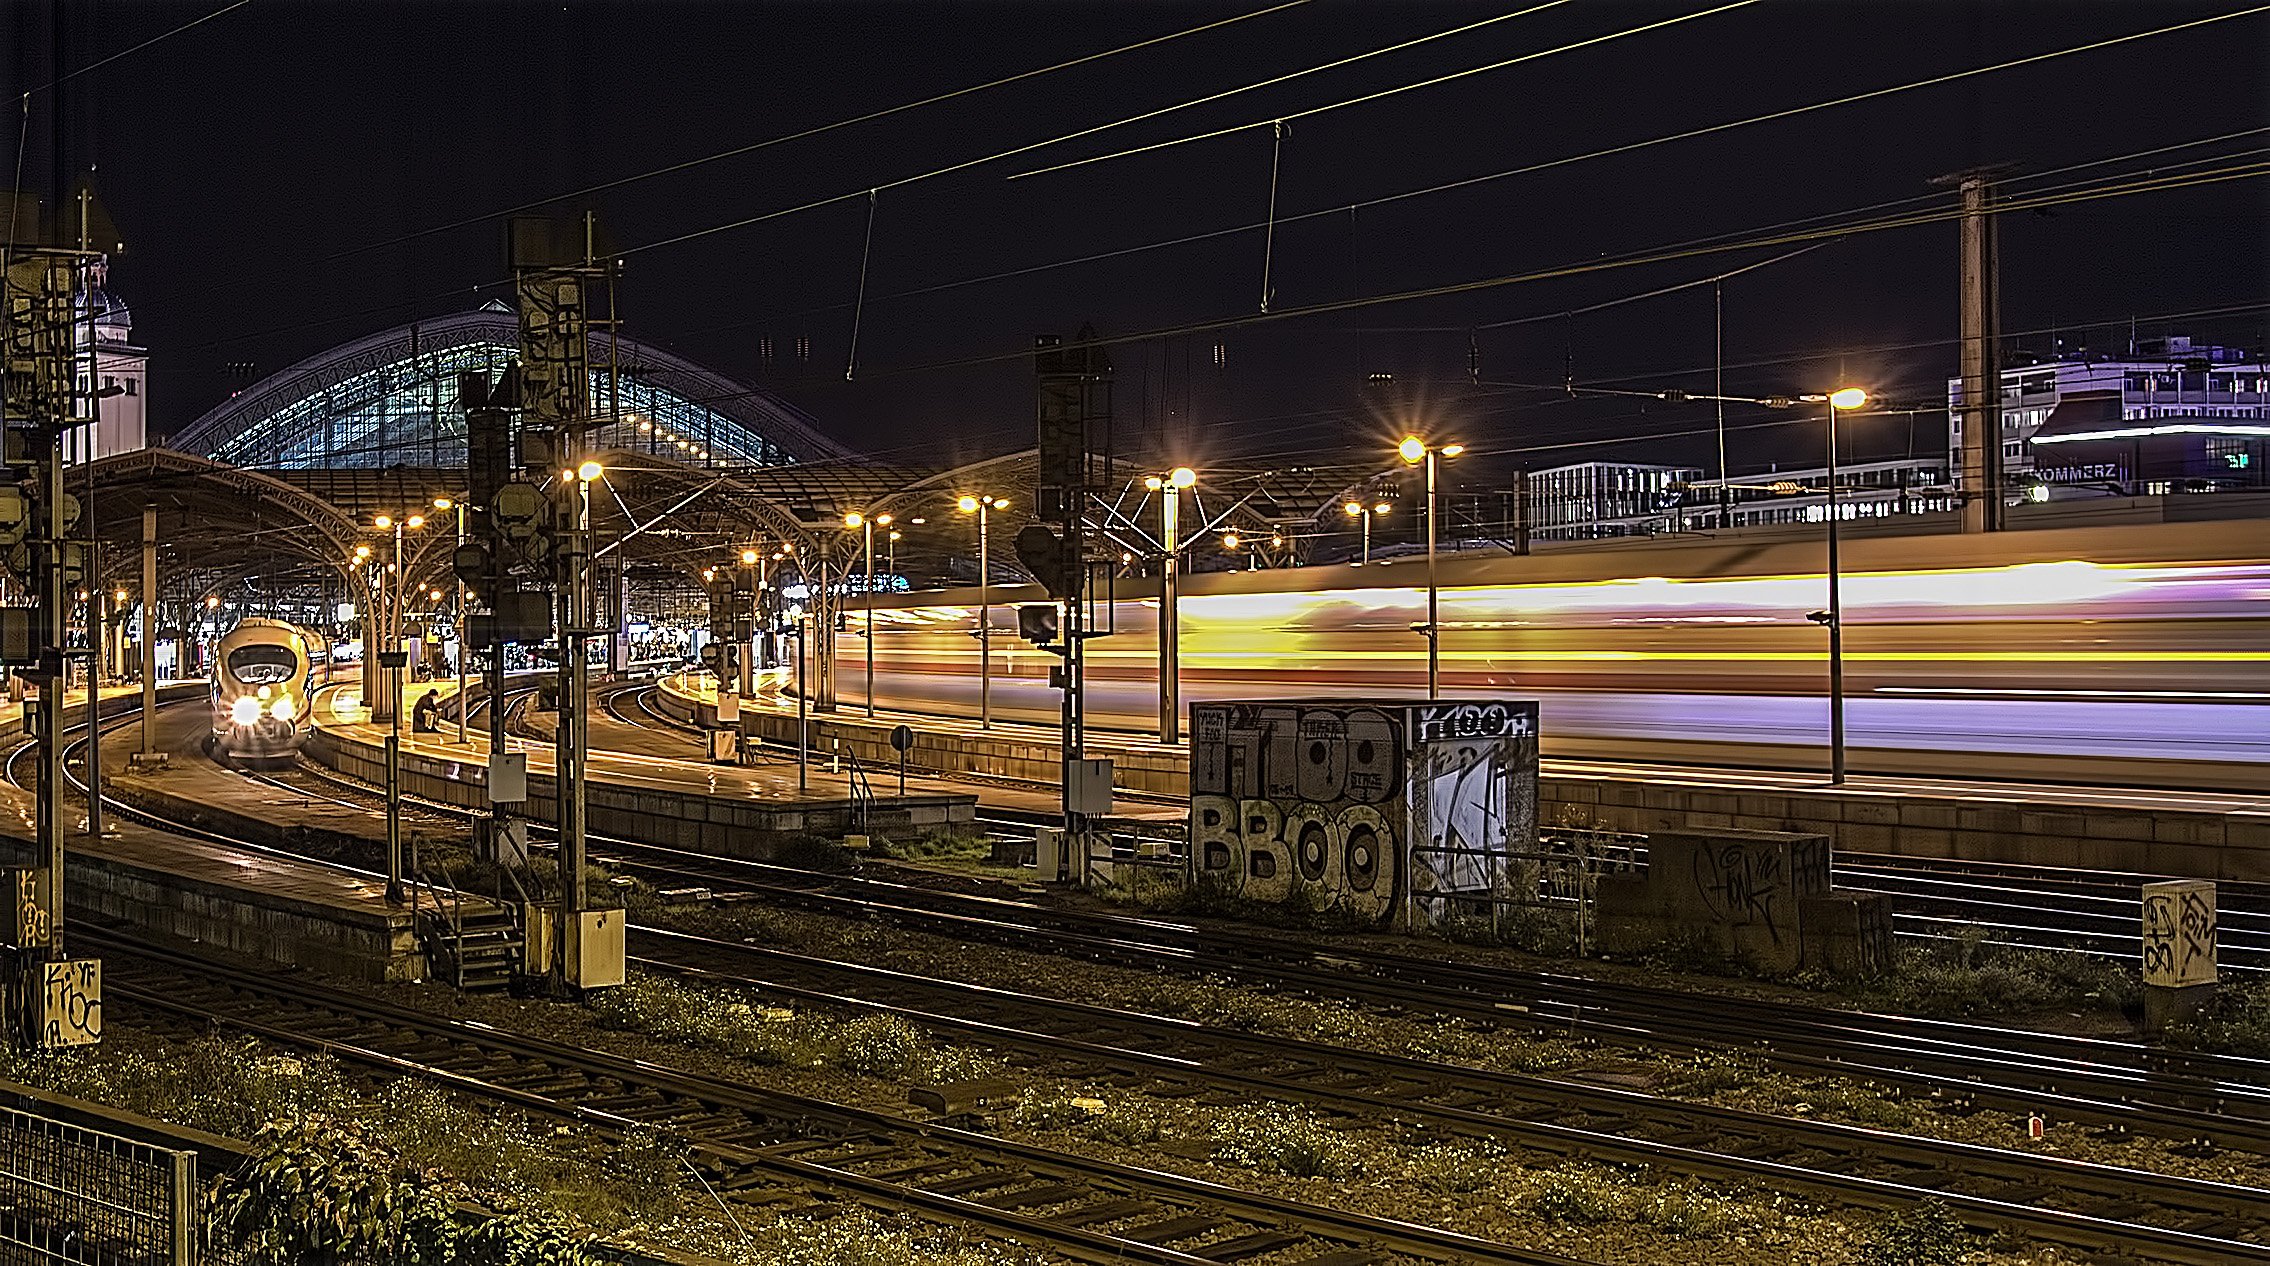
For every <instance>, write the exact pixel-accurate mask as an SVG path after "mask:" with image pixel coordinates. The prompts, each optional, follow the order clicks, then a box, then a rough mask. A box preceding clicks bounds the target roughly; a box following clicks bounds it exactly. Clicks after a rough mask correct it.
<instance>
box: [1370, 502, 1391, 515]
mask: <svg viewBox="0 0 2270 1266" xmlns="http://www.w3.org/2000/svg"><path fill="white" fill-rule="evenodd" d="M1371 512H1372V513H1373V514H1385V513H1387V503H1386V502H1384V501H1382V502H1380V503H1379V504H1378V505H1375V506H1373V507H1372V508H1371Z"/></svg>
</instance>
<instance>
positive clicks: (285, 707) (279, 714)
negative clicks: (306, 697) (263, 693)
mask: <svg viewBox="0 0 2270 1266" xmlns="http://www.w3.org/2000/svg"><path fill="white" fill-rule="evenodd" d="M268 715H269V716H272V717H274V718H276V719H277V720H279V721H289V720H291V719H292V718H293V717H295V716H298V715H299V707H298V705H296V704H294V703H293V702H292V697H291V696H290V695H285V696H283V697H282V698H280V699H278V700H276V702H274V703H271V704H269V705H268Z"/></svg>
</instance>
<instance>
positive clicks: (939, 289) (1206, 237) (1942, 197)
mask: <svg viewBox="0 0 2270 1266" xmlns="http://www.w3.org/2000/svg"><path fill="white" fill-rule="evenodd" d="M2158 33H2164V32H2147V33H2145V34H2158ZM2132 38H2143V36H2142V35H2138V36H2134V37H2132ZM2091 47H2094V46H2093V45H2076V46H2075V47H2073V48H2070V49H2064V50H2059V51H2058V52H2056V53H2053V54H2048V55H2045V56H2063V55H2065V54H2066V53H2071V52H2079V51H2085V50H2086V49H2088V48H2091ZM2035 60H2042V58H2038V57H2037V58H2027V59H2020V61H2018V62H2004V63H1999V64H1997V65H1992V66H1982V67H1973V68H1972V69H1970V70H1966V71H1962V72H1958V73H1956V74H1954V75H1941V76H1935V77H1933V78H1931V79H1928V80H1916V81H1914V82H1913V83H1910V84H1907V85H1902V86H1901V87H1900V88H1898V89H1889V90H1883V91H1879V92H1877V93H1874V94H1866V95H1875V96H1881V95H1886V94H1887V93H1888V92H1890V91H1904V90H1905V89H1906V88H1911V87H1920V86H1924V85H1926V84H1930V83H1940V82H1947V81H1949V80H1952V79H1960V78H1968V77H1970V76H1974V75H1981V74H1987V73H1989V72H1992V71H1995V70H2001V69H2009V68H2011V67H2014V66H2016V65H2020V64H2023V63H2026V62H2030V61H2035ZM1858 99H1859V98H1851V97H1847V98H1838V99H1834V100H1831V101H1826V102H1817V103H1814V104H1813V105H1810V106H1806V107H1802V108H1801V109H1798V110H1781V111H1774V112H1771V113H1769V114H1762V115H1755V116H1752V117H1751V118H1749V119H1744V120H1740V121H1738V122H1736V123H1731V124H1726V125H1722V126H1721V128H1720V129H1718V130H1722V131H1723V130H1731V129H1732V128H1733V127H1738V126H1747V125H1749V124H1752V123H1758V122H1764V121H1768V120H1771V119H1777V118H1781V117H1785V116H1787V115H1789V114H1792V113H1804V112H1806V111H1809V110H1815V109H1826V108H1829V107H1830V106H1834V105H1839V104H1844V103H1845V102H1848V101H1852V100H1858ZM2264 132H2270V128H2263V127H2256V128H2244V129H2240V130H2238V131H2234V132H2225V133H2222V134H2219V135H2216V136H2207V137H2200V138H2197V139H2194V140H2188V141H2178V142H2173V143H2171V144H2167V145H2158V146H2153V147H2150V148H2147V149H2142V150H2135V151H2131V152H2129V153H2126V154H2119V155H2113V156H2109V157H2105V158H2097V159H2091V160H2088V161H2086V162H2081V163H2074V164H2069V165H2066V166H2062V167H2053V168H2050V169H2048V170H2046V171H2041V172H2029V173H2019V174H2017V175H2013V176H2011V177H2009V178H2007V179H2005V180H2004V181H2003V182H2002V183H2003V185H2004V186H2005V187H2008V186H2010V185H2013V184H2016V183H2019V182H2023V181H2028V180H2038V179H2044V178H2046V177H2049V176H2055V175H2061V174H2065V173H2068V172H2073V171H2081V170H2085V169H2087V168H2090V167H2096V166H2103V165H2105V164H2109V163H2116V162H2123V161H2127V160H2130V159H2137V158H2147V157H2155V156H2157V155H2160V154H2166V153H2172V152H2174V151H2176V150H2182V149H2192V148H2197V147H2199V146H2204V145H2213V144H2218V143H2220V142H2223V141H2229V140H2236V139H2238V138H2241V137H2247V136H2255V135H2259V134H2261V133H2264ZM1683 135H1686V134H1672V135H1667V136H1664V137H1658V138H1655V139H1654V140H1651V141H1647V142H1643V144H1656V143H1660V142H1664V141H1669V140H1673V139H1678V138H1679V137H1680V136H1683ZM1629 148H1632V146H1628V145H1627V146H1618V147H1614V148H1612V149H1608V150H1595V151H1593V152H1591V153H1589V154H1579V155H1569V156H1565V157H1563V158H1559V159H1554V160H1552V161H1551V164H1549V165H1554V166H1566V165H1569V164H1572V163H1578V162H1583V161H1587V160H1589V159H1592V158H1599V157H1606V156H1609V155H1611V154H1614V153H1621V152H1624V151H1625V150H1627V149H1629ZM1539 169H1540V168H1539V167H1538V166H1537V165H1534V164H1533V165H1530V166H1524V167H1511V168H1506V169H1503V170H1500V171H1495V172H1489V173H1485V174H1483V175H1480V176H1469V177H1465V178H1462V179H1459V180H1453V181H1448V182H1445V183H1442V184H1436V185H1429V186H1426V187H1423V188H1419V189H1409V190H1404V191H1402V192H1400V193H1392V194H1384V195H1381V196H1379V197H1375V198H1368V199H1363V200H1360V201H1356V202H1350V203H1346V204H1343V205H1339V206H1332V207H1325V208H1320V209H1318V210H1315V211H1304V212H1300V213H1298V214H1295V215H1286V216H1278V217H1276V219H1275V223H1276V224H1277V225H1278V226H1280V227H1282V226H1288V225H1293V224H1299V223H1303V222H1305V221H1308V220H1313V219H1317V218H1319V217H1322V216H1338V215H1341V214H1343V213H1345V214H1346V215H1348V216H1349V217H1350V221H1351V224H1352V223H1353V218H1354V217H1355V215H1356V214H1357V213H1358V212H1359V211H1365V210H1370V209H1373V208H1376V207H1382V206H1388V205H1391V204H1394V203H1399V202H1406V201H1410V200H1413V199H1418V198H1425V197H1431V196H1433V195H1436V194H1442V193H1455V192H1457V191H1459V190H1462V189H1469V188H1473V187H1476V186H1478V185H1482V184H1486V183H1490V182H1493V181H1497V180H1503V179H1507V178H1510V177H1513V176H1518V175H1523V174H1526V173H1529V172H1532V171H1535V170H1539ZM1952 196H1953V195H1952V194H1951V193H1947V192H1944V191H1933V192H1930V193H1923V194H1915V195H1910V196H1908V197H1904V198H1897V199H1892V200H1889V201H1886V202H1882V203H1877V204H1874V206H1875V208H1878V209H1882V208H1890V207H1896V206H1904V205H1909V204H1912V203H1917V202H1929V201H1946V200H1948V199H1950V198H1951V197H1952ZM1824 218H1826V217H1825V216H1806V217H1800V218H1798V219H1794V220H1787V221H1783V222H1782V223H1783V224H1785V225H1799V224H1810V223H1813V222H1815V221H1817V220H1820V219H1824ZM1264 223H1265V222H1263V221H1255V222H1252V223H1248V224H1240V225H1234V226H1231V227H1229V228H1221V229H1209V230H1206V231H1204V232H1200V233H1192V234H1186V235H1183V236H1181V237H1174V238H1166V239H1162V240H1159V241H1154V242H1144V243H1139V244H1137V245H1134V246H1126V247H1119V248H1116V249H1113V250H1108V251H1098V252H1094V253H1091V254H1087V255H1080V256H1075V257H1073V258H1070V259H1062V260H1052V261H1049V262H1047V263H1043V264H1033V265H1028V266H1026V267H1022V268H1013V269H1007V270H1004V271H1001V272H996V273H989V274H986V275H983V276H978V277H968V278H958V279H955V280H953V281H945V282H937V283H934V284H931V285H927V286H918V287H914V288H911V289H907V290H901V291H896V292H893V293H889V294H884V295H878V296H876V300H877V302H888V301H891V300H897V299H914V298H922V297H925V296H928V295H933V294H942V293H944V292H946V291H949V290H958V289H962V288H964V287H968V286H977V285H988V284H991V283H994V282H1001V281H1014V280H1017V279H1019V278H1022V277H1030V276H1034V275H1036V274H1039V273H1043V272H1050V271H1053V270H1055V269H1058V268H1076V267H1079V266H1081V265H1085V264H1099V263H1108V262H1110V261H1112V260H1115V259H1123V258H1126V257H1128V256H1132V255H1138V254H1144V253H1147V252H1150V251H1156V250H1171V249H1173V248H1175V247H1178V246H1194V245H1197V244H1199V243H1201V242H1207V241H1213V240H1216V239H1219V238H1225V237H1233V236H1235V235H1237V234H1240V233H1250V232H1253V231H1254V230H1256V229H1260V228H1262V227H1263V225H1264ZM1351 231H1352V230H1351ZM1351 240H1352V239H1351ZM1696 240H1697V241H1709V240H1712V239H1710V238H1699V239H1696ZM840 306H841V305H840V304H827V305H823V306H820V307H815V308H803V309H798V310H796V311H793V312H788V313H779V314H769V315H766V316H762V317H756V318H752V319H751V320H748V321H742V322H735V323H733V324H730V325H726V326H722V327H719V328H720V329H723V330H734V329H744V328H748V327H750V326H753V325H761V324H764V323H766V322H768V321H778V320H787V319H791V318H794V317H798V316H809V315H814V314H817V313H820V312H826V311H832V310H834V309H835V308H838V307H840Z"/></svg>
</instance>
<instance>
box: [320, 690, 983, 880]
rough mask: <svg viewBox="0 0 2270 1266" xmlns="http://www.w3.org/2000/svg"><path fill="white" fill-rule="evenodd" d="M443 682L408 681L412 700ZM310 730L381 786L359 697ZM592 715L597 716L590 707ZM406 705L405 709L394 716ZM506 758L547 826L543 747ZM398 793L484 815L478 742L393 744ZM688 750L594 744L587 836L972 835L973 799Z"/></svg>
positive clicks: (341, 698) (711, 848) (742, 845)
mask: <svg viewBox="0 0 2270 1266" xmlns="http://www.w3.org/2000/svg"><path fill="white" fill-rule="evenodd" d="M453 688H454V686H453V683H451V684H445V683H439V682H434V683H417V684H415V685H412V686H410V687H408V688H407V689H406V690H405V692H404V694H405V698H406V700H407V699H414V698H415V697H416V695H418V694H423V693H424V692H425V691H426V690H429V689H432V690H437V691H440V692H442V693H444V694H447V693H449V692H450V691H451V690H453ZM312 711H313V717H312V720H313V722H314V727H315V732H314V736H313V737H312V738H311V739H310V740H309V742H308V747H307V755H308V756H310V757H312V758H313V759H315V760H318V761H320V762H322V763H324V764H326V765H328V766H330V767H331V768H333V769H336V770H338V771H339V772H341V773H344V774H348V775H350V776H352V777H355V778H359V779H362V780H364V781H366V782H383V781H384V780H385V740H386V735H387V733H388V732H389V731H390V730H391V728H392V726H391V724H382V723H378V722H374V721H372V720H371V717H370V710H369V708H368V707H366V706H365V704H364V702H363V700H362V699H361V698H360V696H359V695H358V694H357V693H356V692H355V691H354V690H352V689H350V688H347V687H328V688H325V689H324V690H322V691H321V692H320V693H318V694H317V696H316V699H315V704H314V706H313V709H312ZM593 711H594V714H595V715H596V714H597V713H599V712H600V711H602V710H600V709H594V710H593ZM406 715H407V709H405V716H406ZM506 743H507V750H510V751H516V752H521V753H524V754H525V755H526V758H527V766H528V801H527V804H526V808H525V809H524V812H525V813H526V814H527V815H528V816H529V817H531V818H534V819H536V820H538V821H552V820H555V819H554V816H553V815H554V805H553V802H554V790H553V778H552V747H551V745H550V744H549V743H544V742H537V741H529V740H526V739H517V740H516V739H512V738H509V737H508V738H507V740H506ZM401 747H402V758H401V771H402V787H403V790H404V791H405V792H406V793H408V794H410V795H413V796H419V797H424V798H426V799H430V800H435V801H439V802H441V803H444V804H450V805H456V806H459V807H462V808H468V809H485V808H487V807H488V804H489V800H488V787H487V781H488V735H487V733H486V732H485V731H484V730H482V729H472V730H470V731H468V733H467V736H466V739H465V740H464V741H459V739H458V738H457V732H456V726H455V725H454V723H444V724H443V725H442V727H441V730H440V732H439V733H434V734H414V733H412V732H411V730H410V729H409V727H408V726H407V725H405V726H404V728H403V730H402V736H401ZM698 756H699V753H698V752H697V751H695V750H693V749H692V748H691V747H690V746H689V748H688V750H687V751H686V753H685V754H684V755H653V754H646V753H643V752H638V751H628V752H626V751H611V750H602V749H601V748H600V747H599V745H597V744H594V747H593V751H592V752H591V755H590V757H589V764H588V765H587V767H586V778H585V791H584V800H585V821H586V824H587V827H588V829H589V830H590V831H592V832H593V833H594V834H600V835H620V836H625V837H629V838H634V839H639V840H643V841H648V842H651V843H657V844H666V845H670V846H672V847H676V848H682V849H687V850H689V851H696V852H711V853H718V854H721V855H725V856H734V857H745V858H751V859H755V860H769V859H770V858H771V857H772V856H773V855H774V850H775V849H776V848H777V847H778V846H779V845H780V844H781V843H782V842H784V841H786V840H789V839H792V838H796V837H803V836H819V837H822V838H826V839H842V838H843V837H845V836H847V835H854V834H865V835H873V836H880V837H883V838H888V839H912V838H916V837H919V836H921V835H923V834H925V833H928V832H933V831H960V830H971V829H974V827H975V824H976V820H977V797H976V796H975V795H974V794H972V793H971V792H970V791H968V790H967V789H966V788H960V787H955V786H953V785H951V784H947V783H943V782H940V781H938V780H935V779H924V780H920V781H919V782H918V781H916V780H912V779H910V780H909V783H908V787H907V793H906V794H905V795H899V794H897V787H898V782H897V777H896V774H895V772H894V773H891V774H885V773H884V771H883V770H882V769H881V768H870V769H868V770H867V771H866V774H865V781H864V783H861V782H860V781H859V780H858V779H856V778H855V777H854V775H852V774H851V773H849V772H834V771H830V770H829V769H828V768H827V767H826V765H825V764H824V763H823V762H817V761H815V762H814V763H813V764H812V765H811V767H810V768H809V769H808V770H807V771H806V776H805V778H804V780H803V784H802V785H801V786H799V781H798V776H797V769H796V766H795V765H794V763H792V762H791V763H786V764H779V763H770V762H768V763H764V764H758V765H734V764H712V763H709V762H706V761H703V760H700V759H698Z"/></svg>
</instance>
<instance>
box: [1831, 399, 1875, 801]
mask: <svg viewBox="0 0 2270 1266" xmlns="http://www.w3.org/2000/svg"><path fill="white" fill-rule="evenodd" d="M1825 403H1826V404H1827V405H1828V406H1829V435H1828V450H1829V451H1828V459H1829V460H1828V488H1829V504H1828V511H1829V541H1828V546H1829V549H1828V553H1829V558H1828V564H1829V567H1828V570H1829V577H1828V579H1829V610H1828V618H1827V619H1826V620H1824V621H1823V623H1824V624H1826V625H1827V626H1828V630H1829V782H1830V784H1831V785H1835V786H1841V785H1843V783H1844V592H1843V590H1844V585H1843V577H1842V574H1841V573H1840V572H1839V570H1838V560H1837V531H1838V528H1837V519H1838V511H1839V510H1840V508H1841V507H1840V506H1839V505H1838V502H1837V486H1836V478H1837V476H1836V462H1837V411H1838V410H1839V409H1857V408H1860V407H1861V406H1863V405H1865V404H1867V403H1868V393H1867V392H1865V391H1862V390H1861V389H1860V388H1858V387H1845V388H1842V389H1840V390H1837V391H1832V392H1830V393H1829V395H1828V397H1827V399H1826V401H1825Z"/></svg>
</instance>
